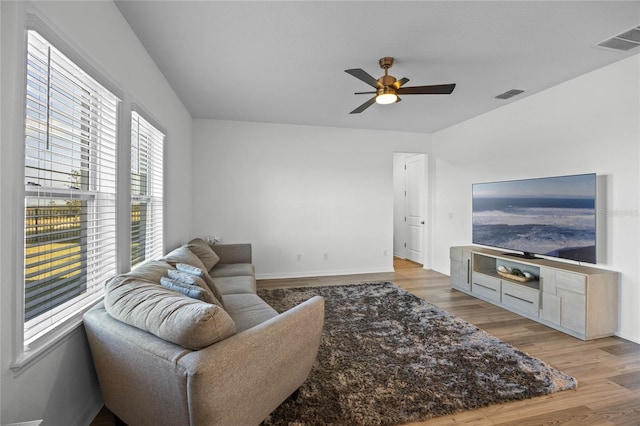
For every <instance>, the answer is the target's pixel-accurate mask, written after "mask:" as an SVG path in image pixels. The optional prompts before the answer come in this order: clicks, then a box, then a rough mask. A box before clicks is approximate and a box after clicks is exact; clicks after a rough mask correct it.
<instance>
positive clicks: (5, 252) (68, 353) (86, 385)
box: [0, 1, 192, 426]
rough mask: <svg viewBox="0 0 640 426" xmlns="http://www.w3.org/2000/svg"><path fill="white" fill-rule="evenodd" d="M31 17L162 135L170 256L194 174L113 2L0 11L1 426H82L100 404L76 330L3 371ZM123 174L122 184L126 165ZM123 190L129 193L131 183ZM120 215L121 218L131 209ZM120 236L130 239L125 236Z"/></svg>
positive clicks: (14, 305)
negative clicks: (22, 425)
mask: <svg viewBox="0 0 640 426" xmlns="http://www.w3.org/2000/svg"><path fill="white" fill-rule="evenodd" d="M27 8H29V9H30V10H35V11H36V12H37V14H38V15H39V16H40V18H41V19H42V20H43V21H44V22H45V23H46V24H47V26H49V27H51V29H53V30H54V32H55V33H56V34H57V35H58V36H59V37H61V38H62V39H63V40H64V41H65V42H66V43H67V44H68V45H69V46H70V47H71V48H72V49H73V50H75V51H76V53H78V54H80V55H81V56H82V57H83V58H86V60H87V61H88V62H90V64H91V65H92V66H93V67H94V68H96V69H97V70H98V71H99V72H100V73H101V74H103V75H104V76H105V77H107V78H108V79H109V80H110V81H111V83H112V84H113V85H115V86H116V87H117V88H118V89H119V90H120V91H121V92H122V94H123V95H124V99H123V104H122V106H123V108H125V109H128V108H129V106H130V104H131V102H135V103H137V104H139V105H141V106H142V107H143V108H144V109H145V110H146V111H148V113H149V114H150V115H151V118H152V119H154V120H155V121H156V122H158V123H159V124H160V125H161V126H163V127H164V129H166V131H167V133H168V139H167V145H166V160H165V166H166V167H165V170H166V180H165V187H166V190H165V197H166V207H165V217H166V227H165V228H166V229H165V245H166V246H167V247H172V246H175V245H178V244H179V243H181V242H182V241H184V240H185V239H186V238H187V237H188V236H189V233H190V231H191V224H190V222H189V220H188V219H187V220H185V217H184V206H190V205H191V203H192V193H191V191H190V186H191V185H190V175H189V174H185V173H184V172H183V171H184V170H189V169H190V167H191V117H190V115H189V114H188V112H187V111H186V109H185V108H184V106H183V105H182V103H181V102H180V101H179V99H178V98H177V96H176V95H175V93H174V92H173V90H172V89H171V87H170V86H169V84H168V83H167V82H166V80H165V79H164V77H163V75H162V73H161V72H160V71H159V70H158V69H157V67H156V65H155V63H154V62H153V61H152V60H151V59H150V57H149V56H148V54H147V53H146V51H145V50H144V48H143V47H142V45H141V43H140V42H139V41H138V39H137V38H136V36H135V35H134V33H133V31H132V30H131V29H130V28H129V26H128V25H127V23H126V21H125V20H124V18H123V17H122V15H121V14H120V12H119V10H118V9H117V7H116V6H115V5H114V4H113V3H112V2H102V1H87V2H47V1H45V2H41V3H37V4H36V5H29V4H26V3H24V2H0V10H2V13H1V19H2V24H1V36H2V37H1V42H2V63H1V68H0V69H1V75H0V82H1V88H2V101H1V102H2V104H1V107H2V108H1V114H0V118H1V120H2V123H1V132H2V133H1V136H2V139H1V149H0V151H1V152H2V157H0V161H1V162H2V163H1V167H0V188H1V191H0V209H1V210H0V213H1V220H0V236H1V237H2V238H0V300H1V302H0V308H1V312H2V318H1V325H0V341H1V342H2V347H1V349H0V378H1V385H2V389H1V396H2V399H1V410H0V420H1V423H2V424H5V423H11V422H18V421H24V420H33V419H44V420H45V423H44V425H53V426H57V425H65V426H66V425H84V424H88V423H89V422H90V421H91V419H92V418H93V416H95V414H96V413H97V410H98V409H99V408H100V406H101V404H102V396H101V394H100V391H99V387H98V384H97V382H96V378H95V373H94V370H93V364H92V361H91V358H90V354H89V349H88V346H87V343H86V336H85V335H84V331H83V328H82V327H79V328H78V329H76V331H74V332H72V333H71V334H70V335H68V336H67V337H66V338H65V339H64V340H63V341H61V342H60V344H59V345H58V346H57V347H55V348H54V349H52V350H51V351H50V352H48V353H46V354H45V355H44V356H42V357H41V358H39V359H37V360H36V361H34V362H33V363H32V364H30V365H29V366H28V367H25V368H23V369H22V370H21V371H20V373H19V374H16V373H14V372H13V371H12V370H10V368H9V365H10V363H11V362H12V361H13V357H14V352H16V351H17V348H16V347H15V344H14V341H15V339H14V333H15V329H16V322H15V321H16V320H15V318H16V315H15V313H16V310H18V309H21V303H22V302H21V300H20V299H19V297H18V293H17V292H16V289H17V288H19V286H20V285H21V282H20V279H18V276H19V268H21V263H22V261H21V259H19V258H18V257H19V256H18V255H17V254H16V253H20V249H19V247H20V246H21V244H22V238H21V237H20V233H19V231H18V229H19V228H18V227H17V226H16V224H17V223H19V216H20V215H21V212H20V211H19V209H18V208H17V205H18V204H19V203H18V202H19V200H20V199H21V197H22V189H21V187H22V185H23V178H22V173H23V169H22V167H23V166H22V164H23V163H24V159H23V157H24V136H23V117H22V116H23V114H24V107H23V100H22V98H23V96H24V95H23V93H24V82H23V79H24V63H25V58H24V49H25V46H26V44H25V21H26V11H27ZM124 134H125V135H126V134H127V132H126V131H124ZM121 143H122V145H121V146H120V148H121V149H122V151H121V152H124V153H126V152H127V151H128V149H129V145H128V140H122V141H121ZM119 173H120V176H125V177H126V176H127V175H128V173H129V170H128V166H127V167H123V168H122V169H121V170H119ZM124 183H125V185H124V189H125V191H128V188H127V186H126V183H127V182H126V181H124ZM120 188H122V185H121V186H120ZM122 207H124V211H125V212H127V206H126V205H121V208H122ZM120 228H122V226H120ZM124 232H125V235H126V229H125V230H124ZM123 244H124V246H125V248H126V245H127V241H120V246H121V247H120V248H122V245H123ZM121 251H122V250H121Z"/></svg>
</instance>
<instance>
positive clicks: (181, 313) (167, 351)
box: [84, 239, 324, 426]
mask: <svg viewBox="0 0 640 426" xmlns="http://www.w3.org/2000/svg"><path fill="white" fill-rule="evenodd" d="M216 258H217V259H216ZM185 265H187V266H185ZM189 266H191V267H192V268H191V269H195V270H196V271H195V273H194V271H193V270H189ZM184 270H187V271H188V272H189V274H191V276H195V277H196V278H198V279H197V280H196V281H197V282H196V283H195V284H196V285H195V286H192V287H189V289H191V290H189V291H192V290H194V289H195V293H197V296H198V298H194V297H193V296H194V294H193V293H194V292H193V291H192V293H189V294H190V295H191V296H192V297H189V296H187V295H185V294H183V292H184V291H185V290H184V289H182V290H181V289H177V287H172V286H173V285H182V284H180V283H179V282H176V281H175V280H173V279H172V278H171V277H173V278H176V277H179V278H180V279H182V278H184V276H183V274H181V273H180V271H184ZM198 270H201V271H204V272H206V274H204V275H206V276H200V275H198V274H199V272H198ZM203 281H204V283H203ZM190 284H192V285H193V284H194V283H193V282H192V283H190ZM167 286H169V287H167ZM209 290H210V293H212V294H213V297H214V298H213V299H211V298H210V295H209ZM205 293H206V294H205ZM205 300H206V301H205ZM323 321H324V300H323V299H322V298H321V297H314V298H311V299H309V300H307V301H306V302H304V303H301V304H300V305H298V306H296V307H294V308H292V309H290V310H288V311H286V312H284V313H282V314H278V313H277V312H276V311H275V310H274V309H273V308H271V307H270V306H269V305H268V304H267V303H266V302H264V301H263V300H262V299H261V298H260V297H259V296H258V295H257V294H256V281H255V274H254V268H253V265H252V264H251V246H250V245H249V244H237V245H215V246H210V245H209V244H207V243H206V242H204V241H203V240H201V239H195V240H192V241H190V242H189V243H188V244H186V245H184V246H182V247H180V248H178V249H176V250H173V251H172V252H170V253H168V254H167V255H166V256H165V257H164V258H163V259H161V260H159V261H151V262H147V263H145V264H143V265H141V266H139V267H137V268H135V269H134V270H133V271H131V272H129V273H127V274H123V275H119V276H117V277H114V278H112V279H110V280H109V281H108V282H107V283H106V284H105V297H104V301H103V302H101V303H100V304H98V305H97V306H95V307H94V308H92V309H90V310H89V311H88V312H87V313H86V314H85V316H84V325H85V329H86V333H87V337H88V340H89V345H90V347H91V353H92V356H93V359H94V363H95V367H96V371H97V373H98V380H99V382H100V387H101V389H102V393H103V396H104V401H105V405H106V407H107V408H109V410H111V411H112V412H113V413H114V414H115V415H116V416H117V417H119V418H120V419H121V420H122V421H124V422H125V423H126V424H128V425H130V426H136V425H154V426H158V425H172V426H179V425H192V426H199V425H225V426H232V425H243V426H244V425H256V424H259V423H260V422H261V421H262V420H263V419H264V418H265V417H266V416H267V415H268V414H269V413H270V412H272V411H273V410H274V409H275V408H277V407H278V405H280V404H281V403H282V402H283V401H284V400H285V399H286V398H287V397H288V396H289V395H291V394H292V393H294V392H295V391H296V390H297V389H298V388H299V387H300V385H301V384H302V383H303V382H304V381H305V380H306V378H307V376H308V374H309V372H310V370H311V366H312V364H313V362H314V360H315V358H316V355H317V351H318V347H319V344H320V337H321V334H322V327H323Z"/></svg>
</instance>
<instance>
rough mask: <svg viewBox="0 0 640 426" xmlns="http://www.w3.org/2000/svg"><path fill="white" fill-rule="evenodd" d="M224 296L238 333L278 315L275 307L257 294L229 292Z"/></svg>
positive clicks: (226, 307)
mask: <svg viewBox="0 0 640 426" xmlns="http://www.w3.org/2000/svg"><path fill="white" fill-rule="evenodd" d="M222 297H223V299H224V306H225V309H226V310H227V312H228V313H229V315H230V316H231V318H232V319H233V321H234V322H235V324H236V330H237V332H238V333H239V332H241V331H244V330H248V329H250V328H252V327H254V326H256V325H258V324H262V323H263V322H265V321H267V320H269V319H271V318H273V317H276V316H277V315H278V312H276V310H275V309H273V308H272V307H271V306H269V305H268V304H267V302H265V301H264V300H262V299H261V298H260V297H259V296H258V295H256V294H229V295H226V296H222Z"/></svg>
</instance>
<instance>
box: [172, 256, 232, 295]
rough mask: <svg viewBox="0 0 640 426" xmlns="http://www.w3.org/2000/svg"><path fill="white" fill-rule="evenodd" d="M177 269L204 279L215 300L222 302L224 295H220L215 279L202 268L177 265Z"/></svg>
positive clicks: (183, 264) (184, 264)
mask: <svg viewBox="0 0 640 426" xmlns="http://www.w3.org/2000/svg"><path fill="white" fill-rule="evenodd" d="M176 268H177V269H178V271H180V272H184V273H187V274H191V275H194V276H196V277H198V278H200V279H202V280H203V281H204V282H205V284H206V285H207V287H209V289H210V290H211V292H212V293H213V295H214V296H215V298H216V299H218V300H219V301H220V302H222V294H221V293H220V290H219V289H218V287H217V286H216V284H215V283H214V282H213V278H211V277H210V276H209V274H208V273H207V271H205V270H204V269H202V268H196V267H195V266H191V265H187V264H186V263H177V264H176Z"/></svg>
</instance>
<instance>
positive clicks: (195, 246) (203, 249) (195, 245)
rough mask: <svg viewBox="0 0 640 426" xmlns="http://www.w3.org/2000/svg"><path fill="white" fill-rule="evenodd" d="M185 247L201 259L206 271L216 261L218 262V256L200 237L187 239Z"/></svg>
mask: <svg viewBox="0 0 640 426" xmlns="http://www.w3.org/2000/svg"><path fill="white" fill-rule="evenodd" d="M187 248H189V250H191V252H193V254H195V255H196V256H198V258H199V259H200V260H201V261H202V263H203V265H204V267H205V270H206V271H208V270H210V269H211V268H213V267H214V266H215V265H216V263H218V262H220V258H219V257H218V255H217V254H216V252H215V251H213V249H212V248H211V246H210V245H209V243H207V242H206V241H205V240H203V239H202V238H194V239H193V240H191V241H189V243H188V244H187Z"/></svg>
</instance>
